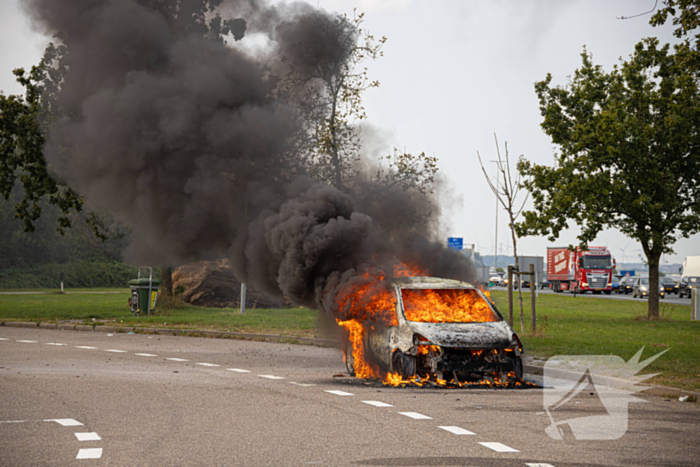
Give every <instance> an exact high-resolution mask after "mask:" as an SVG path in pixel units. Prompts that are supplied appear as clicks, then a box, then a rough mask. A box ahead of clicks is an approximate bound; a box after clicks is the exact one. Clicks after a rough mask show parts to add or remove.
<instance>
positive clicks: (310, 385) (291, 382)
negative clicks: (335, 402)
mask: <svg viewBox="0 0 700 467" xmlns="http://www.w3.org/2000/svg"><path fill="white" fill-rule="evenodd" d="M289 384H294V385H296V386H301V387H302V388H310V387H312V386H316V385H315V384H308V383H297V382H295V381H290V382H289Z"/></svg>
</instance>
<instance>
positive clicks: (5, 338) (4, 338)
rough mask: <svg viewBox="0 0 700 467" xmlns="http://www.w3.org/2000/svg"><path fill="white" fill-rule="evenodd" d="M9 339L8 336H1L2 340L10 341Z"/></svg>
mask: <svg viewBox="0 0 700 467" xmlns="http://www.w3.org/2000/svg"><path fill="white" fill-rule="evenodd" d="M9 340H10V339H8V338H7V337H0V341H9Z"/></svg>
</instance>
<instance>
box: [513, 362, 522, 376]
mask: <svg viewBox="0 0 700 467" xmlns="http://www.w3.org/2000/svg"><path fill="white" fill-rule="evenodd" d="M513 366H514V369H513V371H514V372H515V377H516V378H518V379H523V360H522V359H521V358H520V357H515V362H514V363H513Z"/></svg>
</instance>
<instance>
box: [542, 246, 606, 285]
mask: <svg viewBox="0 0 700 467" xmlns="http://www.w3.org/2000/svg"><path fill="white" fill-rule="evenodd" d="M614 267H615V260H614V259H613V257H612V255H611V254H610V251H608V248H607V247H604V246H590V247H588V248H587V249H583V248H581V247H576V248H574V249H573V250H570V249H569V248H568V247H547V280H548V281H549V282H550V284H551V285H552V290H554V291H555V292H565V291H569V292H573V293H584V292H588V291H590V292H593V293H594V294H600V293H605V294H608V295H610V293H612V290H613V288H612V270H613V268H614Z"/></svg>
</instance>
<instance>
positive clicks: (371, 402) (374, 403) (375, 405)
mask: <svg viewBox="0 0 700 467" xmlns="http://www.w3.org/2000/svg"><path fill="white" fill-rule="evenodd" d="M362 402H364V403H365V404H369V405H371V406H374V407H393V405H391V404H387V403H386V402H380V401H362Z"/></svg>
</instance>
